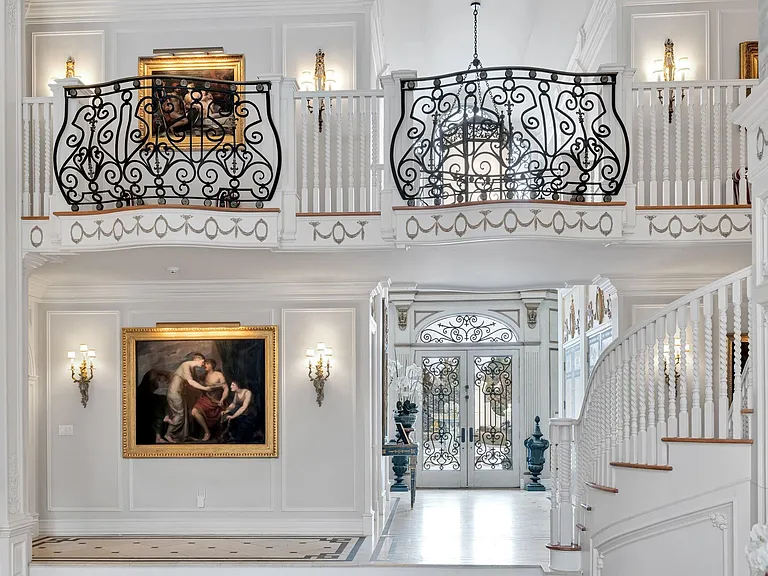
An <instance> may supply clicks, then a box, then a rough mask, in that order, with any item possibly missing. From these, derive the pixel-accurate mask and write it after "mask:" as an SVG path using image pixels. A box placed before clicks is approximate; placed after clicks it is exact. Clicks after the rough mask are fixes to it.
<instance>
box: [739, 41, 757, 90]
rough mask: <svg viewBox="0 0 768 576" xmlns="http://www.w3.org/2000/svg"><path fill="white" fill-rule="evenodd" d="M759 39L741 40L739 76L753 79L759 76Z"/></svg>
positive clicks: (743, 78) (744, 78)
mask: <svg viewBox="0 0 768 576" xmlns="http://www.w3.org/2000/svg"><path fill="white" fill-rule="evenodd" d="M757 53H758V48H757V41H755V40H752V41H750V42H741V43H740V44H739V78H741V79H742V80H752V79H755V80H756V79H757V78H758V77H759V71H760V68H758V66H757Z"/></svg>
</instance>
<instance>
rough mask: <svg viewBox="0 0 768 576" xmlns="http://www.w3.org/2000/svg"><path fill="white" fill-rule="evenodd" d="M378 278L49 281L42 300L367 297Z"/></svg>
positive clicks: (342, 298) (113, 301)
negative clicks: (111, 282)
mask: <svg viewBox="0 0 768 576" xmlns="http://www.w3.org/2000/svg"><path fill="white" fill-rule="evenodd" d="M378 284H379V283H378V282H340V283H311V282H254V281H249V280H233V281H228V282H223V283H222V282H220V281H202V282H201V281H197V280H189V281H187V280H180V281H165V282H119V283H114V284H47V285H45V287H44V291H43V292H42V294H40V296H39V301H41V302H46V303H57V304H80V303H83V302H88V303H94V302H98V303H110V304H114V303H131V302H168V301H176V300H209V301H221V300H230V301H232V300H234V301H238V302H253V301H285V300H294V301H296V300H312V301H317V300H321V301H333V300H356V299H361V300H365V301H367V300H368V299H370V295H371V292H372V291H373V290H374V289H376V286H377V285H378Z"/></svg>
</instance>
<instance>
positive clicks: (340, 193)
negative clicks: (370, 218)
mask: <svg viewBox="0 0 768 576" xmlns="http://www.w3.org/2000/svg"><path fill="white" fill-rule="evenodd" d="M343 104H344V99H343V98H342V97H341V96H337V97H336V116H335V118H336V208H335V211H336V212H344V211H345V208H344V168H343V166H342V159H343V158H344V153H343V152H342V146H341V140H342V133H343V132H344V123H343V121H342V118H343V116H342V105H343Z"/></svg>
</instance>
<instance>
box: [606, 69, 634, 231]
mask: <svg viewBox="0 0 768 576" xmlns="http://www.w3.org/2000/svg"><path fill="white" fill-rule="evenodd" d="M598 73H601V74H616V87H615V96H614V97H615V99H616V114H617V115H618V119H617V120H621V122H623V123H624V127H625V128H626V130H627V137H628V140H629V149H628V150H627V151H626V152H627V155H626V158H625V162H626V164H627V173H626V174H627V176H626V178H625V179H624V184H623V185H622V188H621V190H620V191H619V195H618V196H617V197H616V200H618V201H623V202H626V203H627V207H626V210H624V226H625V228H628V229H632V228H634V227H635V205H636V204H637V198H636V194H637V185H636V183H635V180H634V174H635V172H634V168H633V166H634V159H633V158H632V145H633V141H634V128H635V110H634V105H633V102H632V83H633V82H634V78H635V69H634V68H628V67H626V66H623V65H618V64H603V65H602V66H600V67H599V68H598ZM604 97H605V105H606V106H611V104H612V102H611V101H610V100H609V99H608V98H609V95H608V94H605V95H604ZM608 113H609V114H611V113H612V110H609V111H608ZM611 128H612V141H611V146H613V148H614V150H616V153H617V154H619V157H620V158H622V157H624V151H625V144H624V133H623V132H622V130H621V127H620V126H619V124H618V122H616V123H615V124H614V125H613V126H612V127H611Z"/></svg>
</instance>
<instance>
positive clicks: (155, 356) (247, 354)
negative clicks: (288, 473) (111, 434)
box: [123, 325, 278, 458]
mask: <svg viewBox="0 0 768 576" xmlns="http://www.w3.org/2000/svg"><path fill="white" fill-rule="evenodd" d="M277 414H278V411H277V326H236V327H232V326H204V325H201V326H184V327H161V328H123V457H124V458H185V457H186V458H189V457H197V458H217V457H218V458H239V457H246V458H249V457H251V458H252V457H263V458H276V457H277V429H278V428H277Z"/></svg>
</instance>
